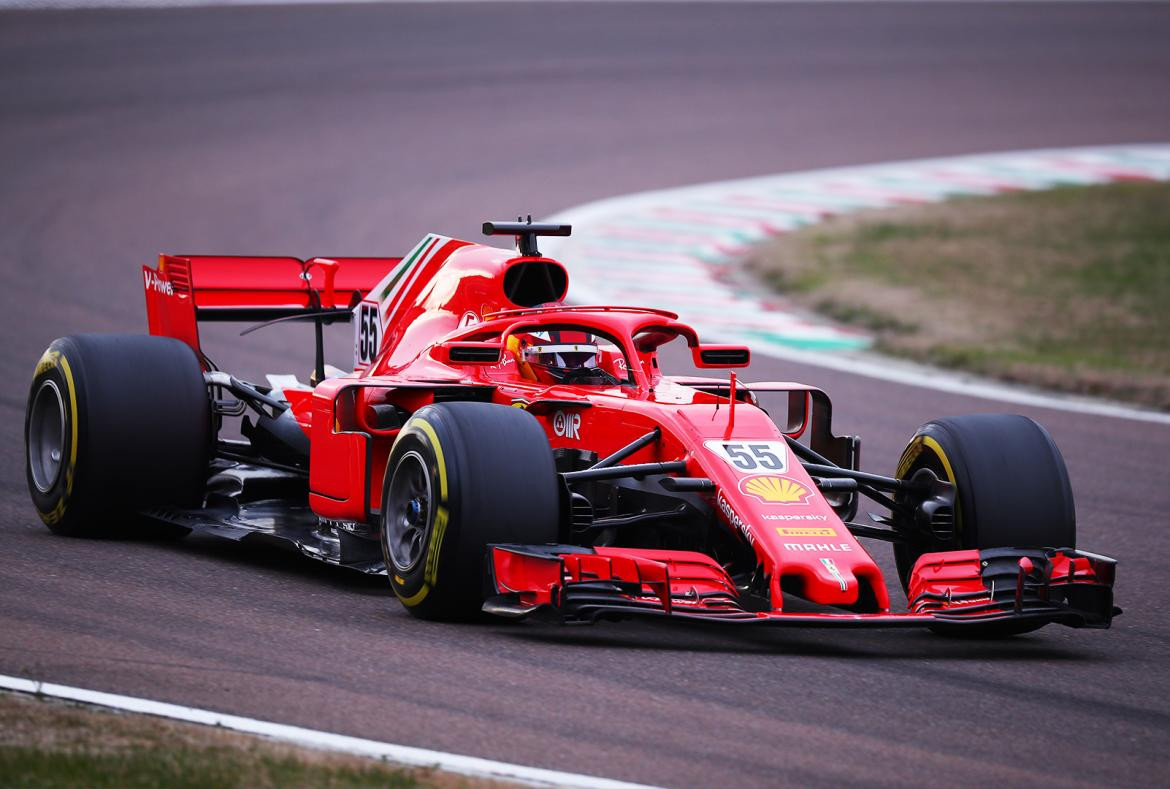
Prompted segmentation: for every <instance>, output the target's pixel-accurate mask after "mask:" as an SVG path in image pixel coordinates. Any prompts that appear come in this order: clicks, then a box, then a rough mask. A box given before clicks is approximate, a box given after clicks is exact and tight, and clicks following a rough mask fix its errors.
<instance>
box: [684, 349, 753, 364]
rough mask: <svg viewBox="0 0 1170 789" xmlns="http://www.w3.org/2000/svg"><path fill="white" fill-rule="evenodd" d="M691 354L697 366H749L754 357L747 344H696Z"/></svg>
mask: <svg viewBox="0 0 1170 789" xmlns="http://www.w3.org/2000/svg"><path fill="white" fill-rule="evenodd" d="M691 355H692V356H693V357H694V360H695V367H747V366H748V364H749V363H750V362H751V358H752V352H751V351H750V350H749V349H748V347H747V346H746V345H696V346H695V347H694V348H692V349H691Z"/></svg>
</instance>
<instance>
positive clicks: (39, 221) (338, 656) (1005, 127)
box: [0, 4, 1170, 786]
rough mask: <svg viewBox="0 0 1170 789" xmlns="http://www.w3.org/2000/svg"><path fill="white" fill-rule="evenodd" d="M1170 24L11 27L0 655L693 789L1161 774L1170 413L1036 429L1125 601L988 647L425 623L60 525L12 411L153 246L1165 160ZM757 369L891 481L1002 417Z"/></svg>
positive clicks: (922, 19)
mask: <svg viewBox="0 0 1170 789" xmlns="http://www.w3.org/2000/svg"><path fill="white" fill-rule="evenodd" d="M1167 41H1170V6H1164V5H1162V6H1159V5H1139V6H1124V5H1110V6H1092V5H1080V4H1078V5H1069V6H1059V5H1050V4H1045V5H1040V6H1014V5H1013V6H1004V5H978V6H967V5H957V4H955V5H952V4H944V5H921V4H912V5H903V6H884V5H872V6H871V5H866V6H852V5H837V4H816V5H807V6H806V5H750V6H731V5H718V6H703V5H680V6H663V5H649V6H638V5H611V4H606V5H600V6H576V5H560V4H557V5H553V6H538V5H518V6H508V5H498V6H497V5H492V4H473V5H466V6H460V5H449V4H442V5H437V6H433V5H390V6H368V5H367V6H352V7H349V6H334V7H328V8H314V7H296V8H279V7H266V8H256V9H251V8H218V9H202V10H169V11H128V12H120V11H119V12H111V11H101V12H70V13H40V12H38V13H3V14H0V163H2V167H0V173H2V176H0V261H2V265H3V269H2V270H3V282H4V286H3V287H4V290H3V297H2V298H3V302H2V304H3V311H2V312H3V314H2V315H0V321H2V323H0V326H2V332H3V334H2V336H3V343H2V347H3V360H4V364H3V368H4V370H5V371H6V374H5V377H4V382H3V384H2V386H3V389H2V392H3V395H2V399H0V409H2V418H0V435H2V436H3V447H4V453H3V455H2V456H0V464H2V467H0V473H2V477H0V484H2V486H3V490H2V498H0V530H2V532H0V545H2V547H0V551H2V556H3V559H2V561H0V673H6V674H26V675H29V676H32V677H35V678H40V679H46V680H50V681H55V682H61V683H66V684H71V685H78V686H83V687H90V688H94V689H98V690H106V691H113V692H121V693H127V694H132V695H141V696H148V697H152V698H156V699H159V700H163V701H169V702H175V703H181V704H191V705H195V706H199V707H207V708H213V709H217V710H223V711H227V712H231V713H236V714H242V715H248V716H252V717H257V718H263V719H270V720H277V721H281V722H286V723H291V724H296V725H302V726H308V727H313V728H321V729H329V730H333V731H337V732H341V733H345V734H352V735H357V736H362V737H371V738H376V739H384V740H389V741H393V742H398V743H403V744H407V745H417V746H423V747H428V748H436V749H441V750H449V751H454V752H457V753H465V754H471V755H477V756H484V757H489V758H495V759H502V760H506V761H515V762H520V763H524V764H532V765H537V766H544V767H553V768H557V769H562V770H571V771H581V772H586V773H594V774H600V775H604V776H608V777H614V778H624V779H628V780H635V781H642V782H649V783H662V784H668V785H674V786H711V785H769V784H775V783H781V782H784V783H801V784H804V783H808V784H853V783H864V784H887V783H888V784H895V783H899V784H900V783H906V782H909V783H912V784H927V783H933V784H938V783H955V784H961V785H973V784H984V783H986V782H998V783H1003V784H1010V785H1018V784H1024V783H1029V782H1038V781H1041V780H1043V781H1045V782H1048V781H1051V782H1053V783H1059V784H1061V785H1076V784H1082V783H1088V784H1101V783H1119V784H1130V785H1155V784H1163V785H1164V784H1165V782H1166V781H1167V780H1168V778H1170V768H1168V761H1167V760H1168V756H1167V751H1166V743H1167V741H1168V739H1170V675H1168V672H1167V658H1168V657H1170V650H1168V646H1170V624H1168V621H1167V610H1168V604H1170V593H1168V591H1167V579H1166V567H1167V551H1166V548H1165V546H1166V541H1165V536H1164V534H1165V518H1166V513H1167V511H1170V484H1168V480H1167V474H1166V472H1165V460H1166V454H1167V449H1168V448H1170V428H1167V427H1165V426H1160V425H1159V426H1155V425H1150V424H1141V423H1135V422H1127V421H1123V420H1118V419H1112V418H1095V417H1088V416H1083V415H1071V414H1066V413H1060V412H1055V411H1047V410H1040V409H1023V410H1024V412H1026V413H1028V414H1030V415H1033V416H1035V417H1036V418H1038V419H1040V420H1041V421H1042V422H1043V423H1044V424H1045V425H1047V426H1048V428H1049V429H1050V430H1051V432H1052V434H1053V435H1054V437H1055V438H1056V440H1057V442H1058V443H1059V444H1060V445H1061V447H1063V449H1064V452H1065V455H1066V458H1067V461H1068V465H1069V469H1070V473H1071V475H1072V479H1073V485H1074V490H1075V491H1076V495H1077V509H1078V517H1079V524H1080V545H1081V546H1082V547H1084V548H1087V549H1090V550H1099V551H1101V552H1104V553H1107V554H1111V555H1113V556H1115V557H1117V558H1118V559H1119V560H1120V570H1119V588H1118V602H1119V604H1120V605H1122V606H1123V607H1124V608H1125V609H1126V613H1125V615H1124V616H1123V617H1121V618H1120V619H1118V620H1117V622H1116V623H1115V627H1114V628H1113V629H1112V630H1109V631H1073V630H1069V629H1065V628H1058V627H1055V626H1053V627H1050V628H1045V629H1044V630H1041V631H1039V632H1037V633H1035V634H1032V635H1028V636H1025V637H1020V638H1016V639H1013V640H1010V641H1004V642H998V643H966V642H956V641H953V640H947V639H942V638H938V637H934V636H931V635H929V634H926V633H918V632H902V631H870V632H860V631H849V632H842V631H837V632H826V631H795V630H788V631H769V632H759V631H756V632H752V633H742V632H728V631H723V630H711V629H700V630H695V629H691V628H678V627H668V626H664V625H646V624H637V623H626V624H619V625H602V626H598V627H595V628H592V629H559V628H546V627H540V626H503V625H479V626H447V625H437V624H427V623H423V622H419V621H415V620H413V619H412V618H410V617H409V616H408V615H407V614H406V613H405V612H404V611H403V610H402V609H401V608H400V607H399V606H398V604H397V603H396V602H395V601H394V600H393V599H392V598H391V596H390V594H389V592H388V590H387V589H386V588H385V587H384V585H383V583H382V582H380V581H377V580H373V581H371V580H369V579H365V578H362V577H354V576H353V575H350V574H348V573H346V572H341V571H336V570H332V569H330V568H326V567H321V566H318V565H316V564H314V563H312V562H310V561H309V560H307V559H302V558H301V557H299V556H297V555H292V554H284V553H268V552H262V551H257V550H249V549H244V548H241V547H240V546H237V545H234V544H230V543H223V542H217V541H214V540H209V539H200V538H189V539H187V540H184V541H180V542H176V543H169V542H162V541H114V540H105V541H86V540H71V539H63V538H56V537H52V536H51V535H49V533H48V532H47V531H46V530H45V529H44V528H43V527H42V526H41V525H40V523H39V522H38V520H37V519H36V517H35V515H34V513H33V510H32V507H31V505H30V503H29V501H28V497H27V493H26V490H25V481H24V472H23V465H22V463H23V461H22V436H21V425H22V424H23V410H24V402H25V396H26V391H27V389H26V387H27V380H28V378H27V376H28V375H29V374H30V373H31V371H32V368H33V365H34V363H35V361H36V359H37V357H38V355H39V354H40V352H41V350H42V349H43V348H44V347H45V346H46V345H47V344H48V343H49V342H50V341H51V340H52V339H53V338H54V337H57V336H60V335H64V334H69V333H75V332H81V331H142V330H144V329H145V319H144V317H143V307H142V295H141V284H140V279H139V274H138V266H139V265H140V264H142V263H144V262H150V261H151V260H152V259H153V256H154V255H155V254H157V253H158V252H160V251H164V250H165V251H174V252H185V251H186V252H190V251H223V252H238V253H275V254H295V255H299V256H308V255H313V254H382V253H394V252H400V251H402V250H405V249H407V248H408V247H409V246H410V245H411V244H412V243H413V242H414V241H415V240H416V239H417V238H419V237H420V236H421V235H422V234H423V233H424V232H425V231H428V230H436V231H440V232H445V233H447V234H450V235H457V236H465V237H474V233H475V232H476V228H477V226H478V223H479V222H480V221H481V220H483V219H486V218H506V217H508V216H509V215H514V214H515V213H517V212H521V211H523V212H532V213H533V214H535V215H542V214H549V213H552V212H553V211H556V210H559V209H563V208H566V207H568V206H571V205H574V204H578V203H582V202H585V201H588V200H592V199H597V198H601V197H607V196H611V195H615V194H619V193H623V192H630V191H635V190H640V189H647V188H655V187H666V186H674V185H681V184H686V183H692V182H700V181H706V180H715V179H724V178H731V177H736V176H748V175H754V174H762V173H772V172H780V171H785V170H795V169H808V168H813V167H819V166H830V165H846V164H854V163H866V162H872V161H882V160H892V159H899V158H913V157H921V156H930V155H946V154H962V153H970V152H978V151H992V150H1005V149H1023V148H1029V147H1044V146H1059V145H1081V144H1096V143H1117V142H1144V141H1162V140H1164V139H1165V138H1166V137H1167V133H1168V132H1170V81H1168V75H1170V46H1166V42H1167ZM340 333H341V335H343V336H341V337H339V338H338V339H337V341H336V343H335V345H334V349H335V353H334V358H335V360H336V362H337V363H339V364H344V363H345V361H346V359H347V358H348V357H347V347H348V338H346V337H345V336H344V334H345V332H344V331H341V332H340ZM207 336H208V340H207V345H208V346H209V348H210V350H211V351H212V354H213V356H214V357H215V358H216V359H217V361H218V362H219V364H220V365H221V366H223V367H226V368H229V369H235V370H239V371H241V372H243V373H245V374H249V375H256V374H258V373H259V372H260V371H262V370H265V369H267V370H272V371H285V372H287V371H294V372H301V374H302V375H307V371H308V369H309V366H310V364H311V357H310V353H309V351H308V346H307V345H306V342H307V341H308V335H307V334H306V333H301V332H300V330H299V329H298V330H293V331H288V332H283V331H280V330H270V332H269V333H268V334H267V335H265V334H264V333H260V334H257V335H252V336H251V337H249V338H248V342H247V343H246V344H245V343H244V342H242V341H238V340H235V339H233V335H232V334H231V333H230V332H227V331H226V330H223V329H217V331H216V332H213V333H210V334H209V335H207ZM261 359H263V360H264V362H263V363H261V362H260V360H261ZM751 372H752V374H753V375H754V376H756V377H758V378H761V379H797V380H802V379H805V380H809V381H814V382H819V383H820V384H821V385H822V386H824V387H825V388H827V389H828V391H829V392H830V393H831V394H832V395H833V396H834V399H835V403H836V406H837V409H838V414H839V418H838V426H839V427H840V428H841V430H843V431H847V432H852V433H859V434H861V435H862V436H863V456H864V459H865V466H866V468H868V469H871V470H874V471H885V472H889V471H890V470H892V467H893V464H894V462H895V460H896V457H897V454H898V452H899V451H900V449H901V447H902V445H903V443H904V441H905V440H906V438H907V437H908V436H909V435H910V434H911V432H912V431H913V430H914V428H915V427H916V426H917V425H918V424H920V423H921V422H923V421H925V420H927V419H929V418H931V417H934V416H941V415H946V414H953V413H962V412H970V411H986V410H1002V409H1003V407H1002V406H1000V405H998V404H996V403H994V402H989V401H983V400H975V399H969V398H964V397H961V396H955V395H948V394H943V393H939V392H934V391H928V390H922V389H915V388H909V387H906V386H901V385H895V384H891V383H879V382H873V381H868V380H865V379H861V378H857V377H853V376H850V375H847V374H843V373H837V372H829V371H824V370H819V369H816V368H811V367H802V366H800V365H796V364H791V363H782V362H777V361H771V360H767V359H757V360H756V362H755V363H754V365H753V369H752V371H751ZM128 383H132V382H128ZM159 407H160V408H163V407H165V404H161V403H160V404H159ZM1009 410H1019V409H1016V408H1011V409H1009ZM523 483H524V481H523V480H519V479H518V480H516V495H517V496H523V495H524V494H523ZM1004 484H1005V485H1009V484H1011V481H1010V480H1004ZM874 551H875V553H876V555H878V556H879V557H882V562H883V566H885V567H887V568H888V567H889V565H890V562H889V561H887V560H886V559H885V558H884V557H886V556H888V552H887V550H886V548H885V546H883V545H881V544H877V545H875V546H874ZM898 597H899V598H900V595H898ZM897 602H898V603H901V600H900V599H899V600H898V601H897Z"/></svg>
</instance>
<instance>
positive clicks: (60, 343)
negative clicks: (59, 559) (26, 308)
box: [24, 334, 212, 537]
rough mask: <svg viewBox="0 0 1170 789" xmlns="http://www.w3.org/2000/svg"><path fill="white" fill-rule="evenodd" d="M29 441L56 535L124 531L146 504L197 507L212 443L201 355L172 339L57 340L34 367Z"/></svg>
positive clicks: (37, 489)
mask: <svg viewBox="0 0 1170 789" xmlns="http://www.w3.org/2000/svg"><path fill="white" fill-rule="evenodd" d="M24 438H25V476H26V478H27V481H28V489H29V493H30V494H31V495H32V500H33V504H34V505H35V506H36V509H37V513H38V514H39V515H40V517H41V520H42V521H44V523H45V525H46V526H48V527H49V530H50V531H52V532H54V533H56V534H63V535H68V536H73V537H108V536H121V535H125V534H128V533H132V532H133V531H135V530H137V529H139V528H140V526H141V523H140V520H139V519H138V517H137V513H138V511H139V510H141V509H143V508H146V507H149V506H151V505H156V504H167V505H172V506H192V505H197V504H198V503H199V500H200V497H201V496H202V493H203V489H204V485H205V483H206V480H207V464H208V460H209V457H210V452H211V446H212V432H211V405H210V401H209V399H208V396H207V388H206V386H205V384H204V382H203V373H202V370H201V368H200V365H199V361H198V359H197V358H196V356H195V353H194V351H192V350H191V348H190V347H188V346H187V345H185V344H184V343H182V342H179V341H178V340H174V339H171V338H167V337H151V336H143V335H120V334H109V335H98V334H83V335H76V336H72V337H63V338H61V339H59V340H55V341H54V342H53V344H52V345H50V346H49V348H48V350H46V351H45V353H44V355H43V356H41V359H40V361H39V362H38V363H37V366H36V370H35V371H34V373H33V380H32V386H31V387H30V389H29V396H28V406H27V408H26V410H25V421H24Z"/></svg>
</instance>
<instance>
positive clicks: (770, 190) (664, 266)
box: [541, 144, 1170, 424]
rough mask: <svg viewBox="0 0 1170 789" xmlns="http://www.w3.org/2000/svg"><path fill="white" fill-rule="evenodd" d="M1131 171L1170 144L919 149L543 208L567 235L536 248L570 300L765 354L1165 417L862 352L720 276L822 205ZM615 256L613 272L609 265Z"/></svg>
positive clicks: (1168, 174) (949, 387)
mask: <svg viewBox="0 0 1170 789" xmlns="http://www.w3.org/2000/svg"><path fill="white" fill-rule="evenodd" d="M1131 178H1143V179H1151V180H1170V144H1151V145H1125V146H1120V145H1119V146H1107V147H1093V148H1063V149H1046V150H1035V151H1016V152H1009V153H995V154H980V155H975V156H960V157H951V158H941V159H923V160H917V161H905V162H893V163H887V164H873V165H865V166H860V167H839V168H833V169H829V170H812V171H807V172H797V173H785V174H781V175H769V176H761V177H755V178H744V179H738V180H733V181H719V182H714V183H707V184H698V185H695V186H687V187H681V188H677V189H662V190H656V191H652V192H641V193H638V194H632V195H625V196H622V197H614V198H609V199H606V200H599V201H596V202H593V203H587V204H585V205H581V206H576V207H574V208H570V209H567V210H565V211H561V212H559V213H557V214H556V215H555V216H552V217H549V221H552V222H567V223H570V224H572V225H573V236H572V237H571V238H567V239H561V238H549V239H546V240H545V241H544V242H543V243H542V244H541V246H542V247H544V248H545V249H544V251H545V254H548V255H550V256H553V257H557V258H560V259H561V260H563V261H565V262H566V263H568V264H569V266H570V268H571V269H572V271H573V273H574V280H573V286H572V290H571V296H572V300H573V301H574V302H577V303H595V304H606V303H622V304H626V303H632V302H645V303H646V304H651V305H653V306H656V307H665V308H667V309H673V310H675V311H676V312H678V313H679V314H680V315H681V316H682V318H683V320H686V321H688V322H690V323H692V324H693V325H694V326H695V327H696V328H697V329H698V330H699V331H700V332H701V333H702V334H703V335H706V336H710V337H712V338H715V339H719V340H722V341H725V342H737V343H744V344H747V345H750V346H752V348H753V349H754V350H756V351H757V352H760V353H764V354H766V355H768V356H774V357H777V358H780V359H786V360H789V361H795V362H801V363H803V364H809V365H815V366H818V367H826V368H829V369H833V370H841V371H843V372H847V373H853V374H856V375H861V376H866V377H869V378H877V379H881V380H885V381H891V382H894V383H899V384H906V385H909V386H916V387H922V388H927V389H936V390H939V391H944V392H952V393H955V394H962V395H968V396H971V397H980V398H984V399H989V400H998V401H1001V402H1008V403H1017V404H1020V405H1028V406H1036V407H1040V408H1051V409H1056V410H1060V411H1071V412H1075V413H1082V414H1092V415H1095V416H1107V417H1116V418H1120V419H1131V420H1137V421H1143V422H1153V423H1157V424H1170V414H1165V413H1159V412H1156V411H1150V410H1146V409H1142V408H1136V407H1133V406H1129V405H1126V404H1123V403H1114V402H1107V401H1102V400H1095V399H1092V398H1086V397H1077V396H1073V395H1060V394H1054V393H1049V392H1042V391H1036V390H1030V389H1027V388H1025V387H1019V386H1012V385H1007V384H1003V383H999V382H996V381H991V380H987V379H983V378H978V377H976V376H971V375H966V374H961V373H955V372H951V371H944V370H938V369H935V368H932V367H926V366H923V365H918V364H913V363H910V362H905V361H901V360H894V359H888V358H885V357H881V356H878V355H876V354H871V353H866V352H864V351H863V350H860V349H861V348H864V346H865V345H867V338H866V337H865V336H864V335H861V334H860V333H858V332H853V331H849V330H845V329H840V328H837V327H834V326H832V325H830V324H828V323H825V322H816V321H810V320H807V319H804V318H802V317H801V316H798V315H795V314H792V313H787V312H784V311H783V310H778V309H777V308H776V306H775V305H774V304H772V303H769V302H767V301H765V300H763V299H762V298H761V295H760V294H754V293H745V292H743V291H742V290H740V289H739V288H737V286H736V285H734V284H731V283H729V282H728V281H727V279H726V278H725V277H722V276H721V273H722V271H726V270H727V269H728V267H729V266H734V265H735V262H736V258H737V257H739V256H741V255H742V254H743V249H745V248H746V247H747V246H750V245H751V244H755V243H761V242H763V241H765V240H766V239H767V238H768V237H769V235H771V234H774V232H776V231H777V229H784V228H793V229H795V228H799V227H803V226H807V225H809V224H812V223H814V222H816V221H819V219H820V218H821V214H819V213H818V210H820V209H828V210H831V211H832V212H834V213H836V214H845V213H853V212H857V211H864V210H868V209H872V208H880V207H886V206H891V205H900V204H905V203H920V202H937V201H940V200H944V199H946V198H948V197H951V196H958V195H978V194H993V193H995V192H997V191H1004V190H1035V189H1047V188H1051V187H1053V186H1056V185H1060V184H1073V183H1075V184H1093V183H1106V182H1110V181H1117V180H1123V179H1131ZM672 216H673V217H685V221H683V222H682V224H681V228H680V229H678V230H677V231H676V232H674V234H673V236H672V230H671V228H672V227H675V226H678V223H679V220H678V219H674V220H671V217H672ZM672 222H673V223H674V224H673V225H672ZM639 230H640V231H641V236H642V239H649V240H640V239H639V238H638V236H639V233H638V231H639ZM721 238H726V239H728V240H726V241H720V239H721ZM653 239H659V240H657V241H655V240H653ZM662 239H667V240H666V241H662ZM615 269H618V270H620V271H621V276H614V275H613V272H614V270H615ZM659 283H663V285H659ZM684 284H685V287H683V285H684ZM698 295H701V298H697V296H698Z"/></svg>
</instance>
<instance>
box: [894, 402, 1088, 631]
mask: <svg viewBox="0 0 1170 789" xmlns="http://www.w3.org/2000/svg"><path fill="white" fill-rule="evenodd" d="M921 468H929V469H930V470H931V471H933V472H934V473H935V474H936V475H937V476H938V477H939V479H943V480H947V481H949V482H951V483H952V484H953V485H954V486H955V488H956V494H957V495H956V502H955V505H956V506H955V528H954V537H953V538H952V539H951V540H949V541H947V542H942V541H939V540H937V539H935V538H934V537H932V536H922V537H920V538H918V539H917V540H915V541H912V542H906V543H901V544H896V545H895V548H894V558H895V561H896V563H897V567H898V575H899V578H900V580H901V582H902V588H903V589H908V587H909V582H910V572H911V570H912V569H913V567H914V563H915V562H916V561H917V560H918V557H920V556H921V555H922V554H924V553H930V552H933V551H954V550H969V549H976V550H983V549H985V548H1036V547H1052V548H1075V547H1076V541H1077V527H1076V510H1075V507H1074V504H1073V495H1072V487H1071V485H1070V484H1069V479H1068V471H1067V469H1066V468H1065V465H1064V458H1063V457H1062V456H1061V454H1060V449H1058V448H1057V446H1056V443H1055V442H1054V441H1053V440H1052V437H1051V436H1049V435H1048V431H1046V430H1045V429H1044V428H1043V427H1041V426H1040V425H1039V424H1038V423H1037V422H1035V421H1034V420H1032V419H1029V418H1028V417H1025V416H1018V415H1014V414H971V415H967V416H957V417H947V418H943V419H935V420H933V421H931V422H928V423H926V424H925V425H923V426H922V427H921V428H919V429H918V432H917V433H915V434H914V437H913V438H911V439H910V442H909V444H908V445H907V446H906V449H905V451H904V452H903V453H902V457H901V459H900V460H899V462H898V470H897V476H898V477H899V478H900V479H909V478H910V477H912V476H913V475H914V473H915V472H916V471H918V470H919V469H921ZM1034 627H1035V626H1020V625H1018V624H1012V623H1007V624H1005V625H990V626H988V627H986V628H969V627H968V628H965V629H962V630H963V632H967V633H969V634H971V635H979V636H988V635H992V636H994V635H1007V634H1011V633H1018V632H1025V631H1026V630H1030V629H1034ZM935 629H936V630H938V631H939V632H944V631H945V628H942V627H937V628H935ZM959 632H960V629H956V630H955V633H956V634H957V633H959Z"/></svg>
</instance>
